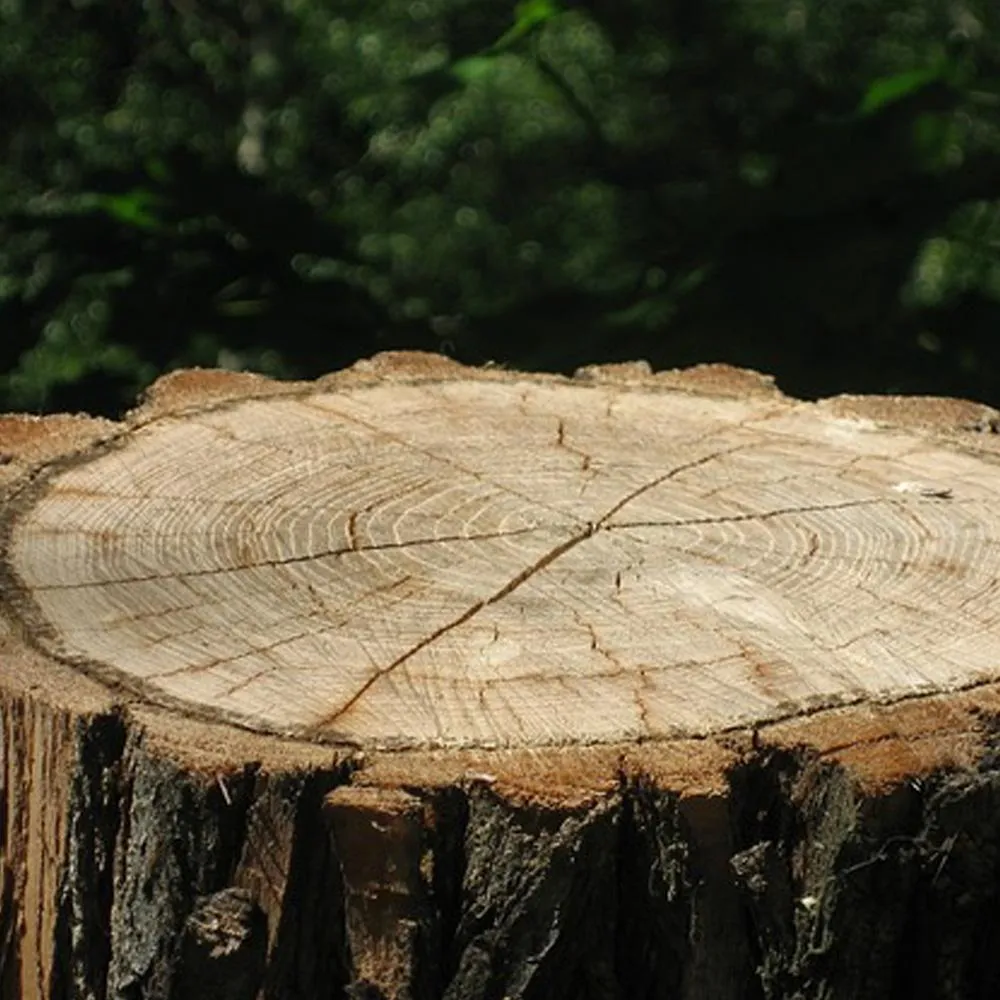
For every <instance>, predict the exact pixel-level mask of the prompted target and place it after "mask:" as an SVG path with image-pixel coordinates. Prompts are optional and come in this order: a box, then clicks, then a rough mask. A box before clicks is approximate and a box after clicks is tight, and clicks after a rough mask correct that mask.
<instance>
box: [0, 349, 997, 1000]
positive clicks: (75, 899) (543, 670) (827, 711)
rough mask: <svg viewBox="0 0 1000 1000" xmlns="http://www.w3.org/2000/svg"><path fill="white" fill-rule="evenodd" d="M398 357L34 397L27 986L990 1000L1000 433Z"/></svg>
mask: <svg viewBox="0 0 1000 1000" xmlns="http://www.w3.org/2000/svg"><path fill="white" fill-rule="evenodd" d="M997 426H998V423H997V414H996V413H995V412H994V411H992V410H989V409H988V408H986V407H982V406H977V405H974V404H971V403H962V402H959V401H952V400H934V399H904V398H894V397H884V398H856V397H839V398H836V399H831V400H826V401H823V402H820V403H815V404H813V403H802V402H798V401H795V400H791V399H788V398H786V397H784V396H782V395H781V394H780V393H779V392H778V391H777V390H776V389H775V388H774V387H773V386H772V385H771V383H770V381H769V380H767V379H765V378H763V377H761V376H757V375H755V374H753V373H750V372H743V371H737V370H735V369H729V368H725V367H723V366H702V367H699V368H695V369H691V370H688V371H684V372H667V373H661V374H658V375H651V374H650V373H649V372H648V370H647V369H646V368H645V367H644V366H642V365H622V366H612V367H605V368H594V369H587V370H584V371H583V372H581V373H579V374H578V375H577V377H576V378H574V379H572V380H569V379H562V378H556V377H550V376H538V375H524V374H520V373H512V372H505V371H501V370H496V369H492V370H470V369H465V368H462V367H460V366H458V365H456V364H453V363H450V362H448V361H445V360H444V359H441V358H436V357H432V356H426V355H382V356H379V357H378V358H375V359H373V360H372V361H369V362H362V363H360V364H358V365H356V366H355V367H354V368H353V369H351V370H350V371H347V372H342V373H339V374H337V375H333V376H330V377H328V378H326V379H322V380H320V381H318V382H315V383H309V384H289V383H284V384H282V383H275V382H269V381H267V380H265V379H261V378H258V377H255V376H249V375H237V374H226V373H221V372H181V373H175V374H174V375H172V376H169V377H167V378H165V379H163V380H161V381H160V382H159V383H157V385H156V386H155V387H154V388H153V390H151V392H150V394H149V396H148V399H147V401H146V402H145V403H144V405H143V406H142V407H140V409H138V410H137V411H136V412H134V413H133V414H131V415H130V416H129V417H128V418H127V419H126V420H125V421H124V422H123V423H122V424H114V423H109V422H106V421H101V420H95V419H89V418H86V417H49V418H45V419H37V418H31V417H22V416H12V417H7V418H3V419H2V420H0V489H2V491H3V492H2V536H0V545H2V550H0V588H2V591H0V592H2V595H3V605H2V615H0V726H2V732H0V754H2V759H0V781H2V788H0V805H2V809H3V811H2V813H0V838H2V839H0V998H2V1000H22V998H23V1000H63V998H87V1000H91V998H93V1000H97V998H104V997H109V998H114V1000H140V998H141V1000H147V998H148V1000H161V998H162V1000H198V998H205V1000H215V998H223V1000H251V998H255V997H266V998H274V1000H320V998H334V997H338V998H339V997H345V996H349V997H353V998H362V997H364V998H379V997H382V998H392V1000H397V998H399V1000H402V998H413V1000H432V998H446V1000H476V998H483V1000H501V998H525V1000H532V998H538V1000H542V998H544V1000H561V998H565V1000H578V998H583V1000H645V998H649V1000H654V998H656V1000H660V998H664V1000H666V998H687V1000H706V998H710V1000H729V998H734V1000H735V998H740V1000H761V998H779V997H780V998H785V997H787V998H792V997H795V998H800V997H801V998H805V997H810V998H811V997H815V998H834V997H836V998H839V997H843V998H849V1000H858V998H866V997H872V998H876V997H877V998H880V1000H883V998H887V997H888V998H904V997H905V998H907V1000H911V998H921V997H948V998H951V997H954V998H963V1000H966V998H974V997H983V998H987V997H989V998H993V997H996V996H998V995H1000V947H998V946H1000V899H998V896H1000V870H998V868H1000V768H998V766H997V758H996V751H995V749H994V748H995V746H996V736H995V734H996V732H997V728H998V727H997V725H996V719H997V718H998V711H1000V686H998V679H1000V593H998V583H997V580H998V577H1000V518H998V515H997V513H996V497H997V495H998V493H1000V472H998V462H1000V439H998V437H997V435H996V434H995V433H994V431H995V430H996V428H997Z"/></svg>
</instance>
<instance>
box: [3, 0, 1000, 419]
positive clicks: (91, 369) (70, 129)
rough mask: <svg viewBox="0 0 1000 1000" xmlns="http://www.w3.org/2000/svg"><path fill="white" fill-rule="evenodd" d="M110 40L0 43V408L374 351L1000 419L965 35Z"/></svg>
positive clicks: (924, 19)
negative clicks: (158, 375) (696, 365)
mask: <svg viewBox="0 0 1000 1000" xmlns="http://www.w3.org/2000/svg"><path fill="white" fill-rule="evenodd" d="M119 6H120V5H113V4H102V3H95V4H88V5H81V6H71V7H70V8H66V7H64V6H60V5H49V4H40V5H35V6H32V7H30V8H29V7H27V6H23V7H21V8H19V9H18V10H17V11H14V9H13V8H10V7H8V8H4V9H3V10H0V29H2V31H3V36H4V39H5V44H4V45H3V46H0V85H2V86H4V88H5V94H7V95H8V98H9V99H8V100H7V101H5V102H4V104H3V105H2V106H0V126H2V129H0V136H3V141H4V142H5V143H6V145H5V153H6V155H5V156H4V157H2V158H0V326H2V329H3V331H4V337H3V338H2V340H0V370H3V369H6V370H8V373H9V374H8V375H6V376H0V395H2V394H4V393H6V395H5V396H4V398H5V399H6V400H7V405H12V401H17V405H29V403H26V402H25V400H26V399H29V396H26V395H25V392H27V391H28V390H27V389H25V386H26V385H27V384H28V382H26V381H25V380H24V378H22V375H23V374H24V372H25V371H27V370H29V369H30V370H31V371H32V372H34V373H35V374H34V375H33V376H32V379H34V381H33V382H32V381H31V380H28V381H29V382H31V384H32V385H34V386H36V389H37V392H36V390H34V389H33V390H31V391H32V392H36V394H35V395H34V396H30V400H31V402H30V405H37V406H43V405H44V406H66V405H73V406H76V405H82V401H83V400H84V399H85V394H86V392H87V391H89V390H88V389H87V380H88V379H90V380H91V381H90V383H89V384H90V385H91V386H92V387H99V388H100V398H101V406H103V407H105V408H106V409H108V410H113V409H114V408H115V407H117V406H120V405H121V404H122V403H123V402H124V401H125V400H126V399H127V398H128V396H129V395H130V394H131V393H132V392H133V391H134V388H135V387H136V385H137V384H139V383H140V382H142V381H143V380H145V379H146V378H148V376H149V373H150V372H153V371H158V370H162V369H163V368H165V367H169V366H172V365H177V364H191V363H198V364H224V365H237V366H239V365H252V366H257V367H261V368H264V369H266V370H268V371H274V372H281V373H284V374H292V373H295V374H310V373H316V372H319V371H321V370H324V369H329V368H332V367H335V366H337V365H340V364H344V363H347V362H348V361H350V360H352V359H353V358H355V357H358V356H360V355H363V354H368V353H371V352H372V351H374V350H378V349H381V348H384V347H391V346H402V345H406V346H423V347H430V348H444V349H446V350H448V351H451V352H453V353H455V354H457V355H459V356H460V357H462V358H464V359H466V360H469V361H482V360H485V359H488V358H493V359H498V360H505V361H508V362H510V363H512V364H515V365H517V364H520V365H528V366H545V367H555V368H559V369H562V370H568V369H572V368H573V367H574V366H575V365H578V364H582V363H585V362H589V361H595V360H601V359H613V358H618V359H624V358H635V357H646V358H648V359H649V360H651V361H652V362H653V363H654V364H656V365H661V366H662V365H675V364H681V363H686V362H690V361H698V360H706V359H721V358H725V359H728V360H732V361H739V362H742V363H745V364H750V365H755V366H757V367H761V368H766V369H769V370H771V371H773V372H775V373H776V374H778V375H779V377H780V378H782V379H783V380H784V384H785V385H786V386H787V387H789V388H791V389H793V390H795V391H799V392H805V393H820V392H829V391H837V390H839V389H842V388H847V387H851V388H856V389H864V388H869V389H872V388H875V389H878V388H888V387H890V386H891V387H894V388H900V389H907V388H910V389H927V388H930V387H932V386H933V388H934V389H935V390H936V391H947V390H952V391H962V392H965V393H966V394H977V395H981V396H984V395H990V394H995V395H996V396H997V397H998V398H1000V363H998V364H996V365H995V368H991V366H993V364H994V362H993V360H992V359H993V358H995V357H998V356H1000V351H997V350H996V349H995V348H994V347H993V343H994V340H995V338H993V339H992V340H991V339H990V337H989V336H987V335H986V334H982V333H981V332H980V331H988V330H990V329H991V328H992V327H991V324H994V325H995V320H996V310H997V302H998V301H1000V291H998V290H997V280H996V274H997V267H996V261H997V259H998V257H1000V251H998V249H997V247H996V246H995V245H994V242H995V239H994V237H995V225H994V224H995V222H996V220H997V217H998V206H997V188H996V181H995V177H996V176H997V175H998V173H1000V170H998V160H1000V119H998V118H997V115H996V109H997V107H998V106H1000V104H998V102H1000V84H997V82H996V81H998V80H1000V42H998V39H1000V11H998V9H997V8H996V6H995V5H991V4H986V3H985V2H980V0H971V2H970V3H967V4H965V5H963V6H961V7H960V8H959V7H957V6H956V5H954V4H953V3H951V2H950V0H864V2H860V0H857V2H855V0H851V2H846V3H844V4H830V3H827V2H821V0H796V2H795V3H794V4H788V3H785V2H783V0H780V2H779V0H726V2H725V3H722V4H714V5H704V4H681V3H678V4H664V3H662V2H659V0H628V2H626V3H622V2H620V0H577V2H574V3H573V4H571V5H569V4H567V5H562V4H559V3H556V2H554V0H525V2H521V3H505V4H497V3H495V0H416V2H415V0H386V2H385V3H382V4H377V5H373V4H370V3H367V2H364V0H343V2H342V3H338V4H337V5H336V9H335V10H332V9H331V8H330V6H329V5H327V4H324V3H322V2H321V0H296V2H294V3H292V2H285V0H264V2H259V3H253V4H251V3H249V2H247V0H219V2H218V3H216V4H213V5H211V6H209V7H206V6H205V5H194V6H192V5H182V6H178V5H176V4H173V3H170V2H168V0H148V2H147V3H145V4H143V5H132V6H128V7H127V8H121V9H119ZM53 39H55V40H57V41H58V45H56V46H53V45H52V44H51V43H52V41H53ZM970 206H977V207H976V208H975V210H973V209H972V208H971V207H970ZM935 248H936V249H935ZM942 248H943V249H942ZM918 292H919V294H918ZM59 331H61V332H59ZM970 338H975V339H970ZM927 344H936V345H938V346H937V347H936V348H935V351H934V357H933V359H932V360H933V364H929V363H928V361H929V359H928V353H929V351H928V349H927V348H926V346H922V345H927ZM45 357H48V358H49V360H50V362H51V363H49V362H46V363H45V364H43V359H44V358H45ZM970 357H973V358H975V359H977V364H974V365H971V366H970V365H969V363H968V359H969V358H970ZM74 359H76V360H74ZM859 359H864V360H865V364H864V365H861V364H859ZM998 361H1000V357H998ZM46 364H47V365H48V369H46ZM44 370H48V371H49V372H50V376H49V377H50V382H49V383H48V385H49V389H48V390H45V388H44V386H45V384H46V383H45V377H46V376H44V375H43V374H41V373H42V372H43V371H44ZM970 372H971V374H970ZM98 375H100V378H102V379H104V380H105V381H104V382H100V381H99V380H98ZM78 378H82V381H74V380H77V379H78ZM19 379H20V381H19ZM949 380H951V381H949ZM72 386H77V387H78V388H79V395H78V396H74V395H73V393H72V392H71V387H72ZM38 387H41V388H38ZM95 391H96V389H95ZM87 405H91V404H90V403H87Z"/></svg>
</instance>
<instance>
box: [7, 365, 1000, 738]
mask: <svg viewBox="0 0 1000 1000" xmlns="http://www.w3.org/2000/svg"><path fill="white" fill-rule="evenodd" d="M996 484H997V474H996V466H995V464H994V462H993V458H992V456H991V455H983V454H975V453H969V452H968V450H967V449H960V448H956V447H955V446H954V445H953V444H949V443H945V442H942V441H939V440H936V439H935V438H933V437H928V436H926V435H921V434H919V433H913V432H899V431H888V430H885V429H881V428H877V427H876V425H875V424H874V423H872V422H871V421H870V420H865V419H857V418H833V417H831V416H830V413H829V407H826V408H824V407H822V406H820V407H817V406H814V405H810V404H805V403H798V402H793V401H791V400H787V399H785V398H783V397H781V396H779V395H777V394H776V393H770V394H764V393H761V394H758V395H757V396H754V397H750V398H744V399H719V398H709V397H705V396H701V395H695V394H692V393H689V392H681V391H669V390H665V389H661V388H659V386H658V385H657V383H656V380H655V379H652V378H650V379H647V380H646V381H644V382H640V383H638V384H632V385H628V384H627V383H626V384H625V385H623V384H621V383H616V382H612V383H605V384H596V385H594V384H591V385H587V384H581V382H580V381H579V380H578V381H577V382H576V383H569V382H563V381H556V380H542V379H529V378H524V377H516V378H515V377H511V376H501V377H497V378H495V379H492V380H484V379H481V378H480V379H476V380H470V379H463V378H450V379H447V380H436V381H432V382H426V381H401V380H398V379H397V380H388V381H387V380H382V381H376V382H372V383H369V384H366V383H364V382H356V383H355V384H338V383H337V382H336V381H334V382H332V383H328V385H327V386H326V387H325V389H321V390H318V389H316V388H314V387H310V388H309V389H307V390H305V391H303V390H301V389H299V390H294V391H293V392H292V393H289V394H287V395H281V396H276V395H271V396H268V397H265V398H263V399H250V400H246V401H240V402H235V403H228V404H227V405H225V406H222V407H219V408H216V409H212V408H207V409H204V408H203V409H202V410H200V411H199V412H197V413H186V414H181V415H179V416H173V415H169V414H167V415H154V416H152V417H147V418H142V417H140V418H139V419H138V420H137V421H135V422H134V423H133V426H132V427H131V428H130V429H129V430H128V431H127V432H126V433H124V434H123V435H122V437H121V438H120V439H118V440H116V441H115V442H114V443H113V445H112V446H111V447H109V448H107V449H106V450H105V451H104V453H103V454H97V455H94V454H89V455H88V456H87V460H86V461H83V462H79V463H74V464H72V465H70V467H68V468H66V469H65V470H62V471H60V472H58V473H56V474H55V475H54V476H52V477H51V478H48V479H47V480H46V481H45V483H44V486H43V487H41V488H40V489H36V490H33V491H32V494H33V495H32V499H31V501H30V509H27V508H26V509H25V510H24V511H23V513H21V514H20V515H19V516H17V517H16V519H15V520H14V523H13V525H12V527H11V537H10V543H9V549H8V551H9V557H8V558H9V566H10V571H11V580H10V585H11V588H12V589H14V588H16V591H17V593H18V597H19V599H18V603H19V606H20V612H21V617H22V620H24V621H26V622H28V623H29V624H30V627H31V629H32V632H33V634H34V635H35V636H37V640H38V642H39V644H40V645H41V646H42V648H43V649H44V650H45V651H46V652H48V653H50V654H52V655H55V656H58V657H60V658H61V659H64V660H66V661H69V662H72V663H74V664H78V665H80V666H81V667H82V668H83V669H85V670H89V671H91V672H93V673H94V674H96V675H97V676H100V677H102V678H104V677H107V678H112V679H113V680H114V681H115V682H117V683H121V684H122V685H123V687H125V688H126V689H127V690H129V691H132V692H134V693H136V694H139V695H142V696H144V697H148V698H151V699H153V700H160V701H162V702H164V703H167V704H174V703H178V704H183V705H184V706H191V707H192V708H197V709H198V710H200V711H203V712H204V713H205V714H207V715H209V716H216V717H220V718H226V719H230V720H234V721H239V722H241V723H243V724H246V725H248V726H251V727H254V728H261V729H265V730H270V731H276V732H290V733H296V734H304V735H308V736H311V737H316V738H321V739H328V740H333V741H337V742H352V743H356V744H360V745H366V746H371V745H375V746H387V745H391V746H402V745H406V746H411V745H413V746H419V745H500V746H520V745H539V744H549V743H566V742H569V743H579V742H614V741H620V740H634V739H662V738H664V737H670V736H684V735H705V734H708V733H711V732H717V731H719V730H724V729H727V728H733V727H738V726H744V725H747V724H752V723H759V722H762V721H766V720H773V719H777V718H781V717H787V716H794V715H796V714H799V713H800V712H802V711H803V710H815V709H817V708H823V707H828V706H832V705H837V704H844V703H849V702H856V701H861V700H864V699H871V698H877V699H893V698H898V697H901V696H912V695H916V694H920V693H924V692H933V691H939V690H942V689H956V688H960V687H964V686H968V685H970V684H975V683H980V682H982V681H985V680H990V679H993V678H995V677H996V676H997V669H998V664H1000V601H998V600H997V596H998V593H997V589H996V577H997V570H998V566H1000V549H998V545H1000V515H998V513H997V511H996V505H995V503H994V497H995V492H996Z"/></svg>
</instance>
